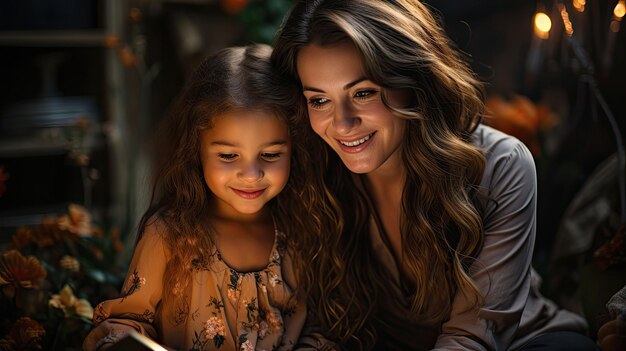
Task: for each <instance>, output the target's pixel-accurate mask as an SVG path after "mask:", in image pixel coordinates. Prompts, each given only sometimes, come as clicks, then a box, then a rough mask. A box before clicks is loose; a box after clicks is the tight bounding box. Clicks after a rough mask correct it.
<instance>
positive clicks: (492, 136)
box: [471, 124, 532, 159]
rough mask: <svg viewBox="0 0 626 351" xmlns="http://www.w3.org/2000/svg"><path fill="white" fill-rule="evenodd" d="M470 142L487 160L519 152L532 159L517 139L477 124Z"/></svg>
mask: <svg viewBox="0 0 626 351" xmlns="http://www.w3.org/2000/svg"><path fill="white" fill-rule="evenodd" d="M471 142H472V144H473V145H474V146H476V147H478V148H479V149H481V150H482V151H483V153H484V154H485V157H486V158H487V159H489V158H491V157H498V156H501V155H510V154H511V153H520V152H521V153H523V154H524V155H523V156H530V157H531V158H532V155H531V154H530V152H529V151H528V149H527V148H526V145H524V143H522V142H521V141H519V139H517V138H516V137H514V136H511V135H508V134H506V133H504V132H501V131H499V130H497V129H495V128H492V127H490V126H487V125H484V124H479V125H478V127H477V128H476V130H475V131H474V132H473V133H472V139H471Z"/></svg>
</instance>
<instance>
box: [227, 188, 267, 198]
mask: <svg viewBox="0 0 626 351" xmlns="http://www.w3.org/2000/svg"><path fill="white" fill-rule="evenodd" d="M231 189H233V192H234V193H235V194H237V195H239V196H240V197H242V198H244V199H246V200H253V199H256V198H257V197H259V196H261V194H263V192H265V189H260V190H241V189H235V188H231Z"/></svg>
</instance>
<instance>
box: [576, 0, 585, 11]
mask: <svg viewBox="0 0 626 351" xmlns="http://www.w3.org/2000/svg"><path fill="white" fill-rule="evenodd" d="M586 4H587V0H572V5H573V6H574V8H575V9H576V10H578V12H584V11H585V5H586Z"/></svg>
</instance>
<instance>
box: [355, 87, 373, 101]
mask: <svg viewBox="0 0 626 351" xmlns="http://www.w3.org/2000/svg"><path fill="white" fill-rule="evenodd" d="M377 93H378V91H376V90H373V89H369V90H360V91H357V92H356V93H355V94H354V97H355V98H357V99H359V100H366V99H368V98H371V97H374V96H376V94H377Z"/></svg>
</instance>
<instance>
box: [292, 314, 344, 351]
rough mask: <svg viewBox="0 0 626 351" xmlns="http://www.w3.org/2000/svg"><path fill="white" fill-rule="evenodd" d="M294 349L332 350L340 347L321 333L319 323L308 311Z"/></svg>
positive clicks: (306, 350)
mask: <svg viewBox="0 0 626 351" xmlns="http://www.w3.org/2000/svg"><path fill="white" fill-rule="evenodd" d="M295 350H298V351H313V350H320V351H334V350H341V348H340V347H339V345H337V344H336V343H334V342H332V341H330V340H328V339H326V337H325V336H324V335H322V332H321V328H320V326H319V323H318V322H317V321H316V320H315V318H313V314H312V313H309V314H308V315H307V319H306V324H305V325H304V328H302V333H301V334H300V338H299V339H298V344H296V347H295Z"/></svg>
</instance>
